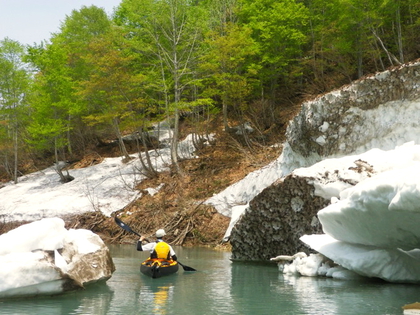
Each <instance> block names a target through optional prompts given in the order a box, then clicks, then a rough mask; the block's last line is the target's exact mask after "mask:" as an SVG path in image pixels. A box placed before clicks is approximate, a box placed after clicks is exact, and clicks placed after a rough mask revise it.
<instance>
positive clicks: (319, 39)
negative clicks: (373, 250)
mask: <svg viewBox="0 0 420 315" xmlns="http://www.w3.org/2000/svg"><path fill="white" fill-rule="evenodd" d="M419 18H420V2H419V1H418V0H304V1H299V0H195V1H194V0H122V2H121V4H120V5H119V6H118V7H117V8H116V10H115V12H114V13H113V14H112V16H108V15H107V14H106V13H105V11H104V10H103V9H101V8H98V7H96V6H90V7H82V8H81V9H80V10H74V11H73V12H71V13H70V14H69V15H68V16H67V17H66V18H65V20H64V21H63V22H62V24H61V27H60V29H59V32H57V33H55V34H53V35H52V37H51V38H50V39H46V40H45V41H44V42H42V43H39V44H35V45H33V46H29V47H24V46H22V45H21V44H20V43H18V42H16V41H13V40H11V39H8V38H5V39H3V40H2V41H0V165H1V166H0V173H1V172H3V173H7V174H8V176H9V177H10V178H13V179H14V180H15V181H17V177H18V175H19V173H20V169H21V168H23V165H24V163H23V161H27V160H28V158H29V157H33V156H38V157H39V156H55V160H56V161H58V160H63V159H66V158H67V157H69V156H72V155H74V154H81V153H83V152H85V150H87V149H88V148H90V147H92V145H93V144H95V143H101V142H102V141H103V140H104V139H112V138H113V139H116V140H117V143H118V144H119V148H120V150H121V154H122V155H124V156H125V157H127V158H128V153H127V150H126V148H125V142H124V141H123V136H122V135H123V134H124V133H126V132H134V131H136V134H138V135H143V134H145V131H147V130H148V129H149V128H150V126H151V125H152V124H154V123H155V122H157V121H162V120H163V119H165V118H169V117H170V123H171V124H172V126H173V128H174V133H173V141H172V160H173V162H174V163H175V164H176V163H177V161H178V157H177V153H176V152H177V144H178V140H179V138H180V135H179V121H180V117H187V119H189V120H191V125H192V126H196V133H197V134H203V133H204V128H203V123H205V122H209V121H211V119H212V117H214V115H216V114H218V113H220V114H221V116H222V117H223V124H224V127H225V130H226V131H228V130H229V128H230V126H231V125H232V123H233V121H234V122H235V124H237V123H242V122H244V121H250V122H251V123H252V124H253V126H254V127H255V128H256V129H257V130H259V132H261V133H263V132H264V131H265V130H267V129H269V128H271V127H272V126H273V125H275V124H276V121H277V120H278V115H279V112H281V110H282V109H284V108H285V107H287V106H290V104H296V103H297V102H299V101H301V100H302V99H304V98H306V97H309V96H311V95H315V94H320V93H323V92H325V91H329V90H331V89H333V88H336V87H338V86H341V85H343V84H346V83H349V82H351V81H352V80H355V79H357V78H360V77H361V76H363V75H365V74H368V73H372V72H376V71H382V70H385V69H386V68H388V67H390V66H395V65H398V64H401V63H405V62H408V61H410V60H413V59H416V58H418V57H419V56H420V19H419ZM198 126H200V128H199V127H198ZM139 143H140V144H142V145H146V141H144V139H142V137H139Z"/></svg>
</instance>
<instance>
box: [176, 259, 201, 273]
mask: <svg viewBox="0 0 420 315" xmlns="http://www.w3.org/2000/svg"><path fill="white" fill-rule="evenodd" d="M178 264H180V265H181V266H182V268H184V271H197V270H195V269H194V268H192V267H189V266H186V265H183V264H181V263H180V262H179V261H178Z"/></svg>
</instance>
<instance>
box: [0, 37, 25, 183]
mask: <svg viewBox="0 0 420 315" xmlns="http://www.w3.org/2000/svg"><path fill="white" fill-rule="evenodd" d="M24 53H25V49H24V47H23V45H21V44H20V43H19V42H16V41H13V40H10V39H8V38H5V39H4V40H2V41H0V147H1V153H0V154H1V155H2V156H3V162H4V166H5V168H6V170H7V171H8V172H9V174H11V176H12V178H13V180H14V182H15V183H17V181H18V163H19V147H20V144H21V143H23V141H22V138H23V134H24V132H23V131H24V126H25V121H26V120H27V111H28V104H27V101H26V96H27V92H28V89H29V86H30V75H29V69H28V67H27V65H26V64H25V63H24V62H23V55H24Z"/></svg>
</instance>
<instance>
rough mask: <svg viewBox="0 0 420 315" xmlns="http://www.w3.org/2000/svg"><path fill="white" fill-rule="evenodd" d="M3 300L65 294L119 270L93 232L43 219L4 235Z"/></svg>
mask: <svg viewBox="0 0 420 315" xmlns="http://www.w3.org/2000/svg"><path fill="white" fill-rule="evenodd" d="M0 248H1V251H0V278H1V281H0V299H4V298H12V297H13V298H15V297H24V296H38V295H51V294H59V293H63V292H67V291H73V290H78V289H83V288H84V287H85V286H86V285H89V284H91V283H94V282H98V281H106V280H108V279H109V278H110V277H111V276H112V273H113V272H114V271H115V266H114V263H113V261H112V258H111V256H110V253H109V250H108V248H107V246H106V245H105V244H104V243H103V242H102V240H101V239H100V238H99V236H97V235H96V234H94V233H93V232H91V231H88V230H82V229H80V230H72V229H71V230H66V229H65V228H64V221H63V220H61V219H58V218H51V219H43V220H40V221H35V222H32V223H29V224H26V225H22V226H20V227H18V228H17V229H15V230H12V231H10V232H8V233H6V234H3V235H1V236H0Z"/></svg>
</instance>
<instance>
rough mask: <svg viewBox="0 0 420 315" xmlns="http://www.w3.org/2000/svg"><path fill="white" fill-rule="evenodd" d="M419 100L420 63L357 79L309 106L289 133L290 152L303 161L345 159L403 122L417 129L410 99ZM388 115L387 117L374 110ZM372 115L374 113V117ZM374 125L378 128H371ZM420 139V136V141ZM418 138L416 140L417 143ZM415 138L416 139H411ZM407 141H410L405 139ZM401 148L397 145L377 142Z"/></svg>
mask: <svg viewBox="0 0 420 315" xmlns="http://www.w3.org/2000/svg"><path fill="white" fill-rule="evenodd" d="M418 99H420V62H415V63H409V64H405V65H403V66H401V67H398V68H394V69H391V70H388V71H385V72H381V73H377V74H375V75H372V76H368V77H365V78H363V79H360V80H358V81H355V82H354V83H352V84H351V85H348V86H345V87H342V88H341V89H339V90H335V91H332V92H330V93H327V94H324V95H322V96H319V97H318V98H316V99H315V100H312V101H308V102H305V103H304V104H303V105H302V109H301V111H300V113H299V114H298V115H297V116H296V117H295V118H294V119H293V121H292V122H291V123H290V125H289V127H288V130H287V134H286V136H287V143H288V145H290V149H291V150H292V151H293V152H295V153H298V154H300V155H302V156H304V157H308V156H310V155H313V154H316V155H318V156H331V155H341V156H344V155H347V154H353V153H361V152H365V151H367V150H369V149H372V148H373V147H374V146H372V145H370V143H372V140H373V139H376V138H379V137H382V138H386V137H390V136H391V135H392V134H393V133H394V131H395V129H396V128H397V126H399V125H400V124H401V123H402V122H404V123H405V124H407V123H408V124H409V125H410V127H411V128H419V120H418V118H419V117H410V116H408V117H404V119H401V117H399V116H405V115H406V113H408V112H409V113H411V111H410V110H408V109H407V106H406V105H404V104H401V101H404V103H405V104H408V105H409V106H411V105H410V101H416V100H418ZM377 110H379V111H387V115H386V116H387V119H384V118H383V116H382V115H380V114H379V113H378V114H377V115H375V114H374V111H377ZM372 114H373V115H372ZM372 124H374V125H375V128H374V129H372V128H369V127H370V126H371V125H372ZM419 139H420V138H419ZM419 139H415V140H419ZM413 140H414V139H413ZM402 141H403V142H402V143H404V142H407V141H409V139H405V140H402ZM378 143H379V146H375V147H378V148H380V149H393V147H384V145H387V144H389V145H393V146H395V145H400V144H402V143H397V144H395V143H394V141H392V139H391V141H389V143H385V144H384V143H383V142H382V144H384V145H381V141H378V142H377V143H376V144H378Z"/></svg>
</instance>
